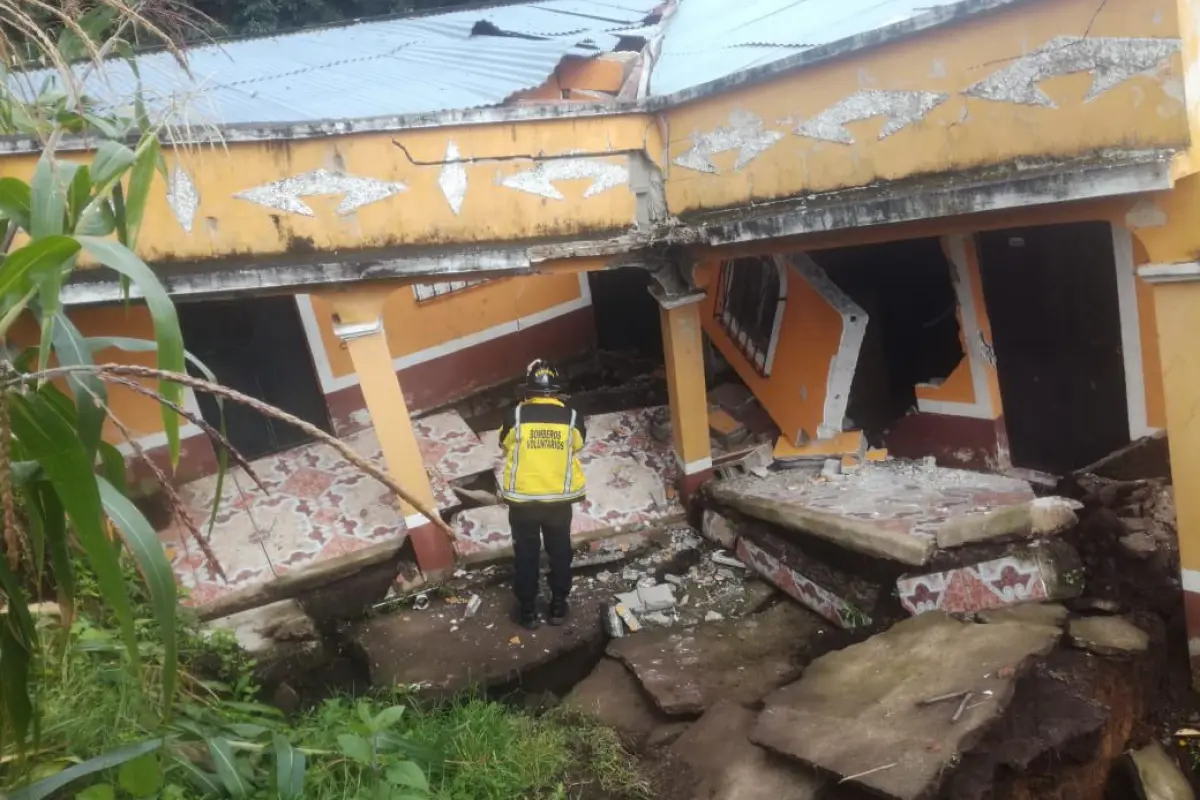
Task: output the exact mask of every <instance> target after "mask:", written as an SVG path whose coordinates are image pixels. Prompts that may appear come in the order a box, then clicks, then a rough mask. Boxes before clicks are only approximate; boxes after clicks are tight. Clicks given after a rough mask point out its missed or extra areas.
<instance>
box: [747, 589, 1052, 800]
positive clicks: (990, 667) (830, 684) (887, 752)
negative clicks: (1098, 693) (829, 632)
mask: <svg viewBox="0 0 1200 800" xmlns="http://www.w3.org/2000/svg"><path fill="white" fill-rule="evenodd" d="M1060 635H1061V631H1059V630H1058V629H1057V628H1053V627H1049V626H1045V625H1036V624H1030V623H1022V622H1002V623H993V624H989V625H980V624H975V623H969V622H960V621H958V620H956V619H954V618H953V617H950V616H949V615H947V614H944V613H941V612H933V613H929V614H923V615H921V616H919V617H915V618H913V619H909V620H905V621H903V622H900V623H899V624H897V625H895V626H893V627H892V628H890V629H889V630H887V631H885V632H883V633H880V634H877V635H876V636H874V637H872V638H870V639H868V640H867V641H865V642H862V643H860V644H856V645H852V646H850V647H848V648H846V649H844V650H840V651H837V652H833V653H830V654H828V655H825V656H822V657H821V658H818V659H817V660H816V661H814V662H813V663H811V664H809V666H808V668H807V669H806V670H805V672H804V675H803V677H801V678H800V680H798V681H796V682H795V683H792V684H790V685H788V686H785V687H784V688H782V689H780V690H778V691H777V692H775V693H773V694H771V695H769V696H768V697H767V698H766V699H765V701H764V702H765V707H764V709H763V712H762V714H761V715H760V716H759V719H758V723H757V724H756V726H755V728H754V731H753V733H752V735H751V740H752V741H754V742H756V743H758V744H760V745H762V746H764V747H767V748H769V749H771V750H773V751H775V752H777V753H779V754H781V755H784V756H787V757H789V758H792V759H795V760H797V761H799V762H800V763H803V764H807V765H810V766H812V767H815V768H816V769H818V770H820V771H822V772H827V773H831V774H833V775H836V776H840V777H841V778H842V779H843V780H845V781H847V782H849V783H855V784H858V785H860V786H862V787H864V788H867V789H869V790H871V791H874V792H877V793H878V794H880V795H882V796H884V797H892V798H897V799H898V800H916V799H917V798H921V797H926V796H929V795H930V794H932V792H933V791H935V790H936V788H937V786H938V785H939V784H940V782H941V781H942V780H943V778H944V777H945V776H946V775H947V774H948V772H949V769H950V768H951V767H952V766H953V765H954V763H955V760H956V758H957V754H958V753H961V752H963V751H964V750H966V749H969V748H970V746H971V745H972V744H974V743H975V742H976V741H977V740H978V739H979V738H980V737H981V736H982V735H983V733H984V732H985V731H986V730H987V728H988V727H989V726H990V725H991V724H992V723H993V722H994V721H995V720H996V719H998V718H999V717H1000V716H1001V715H1002V714H1003V713H1004V711H1005V709H1006V708H1007V706H1008V703H1009V700H1010V699H1011V697H1012V693H1013V689H1014V685H1015V682H1016V679H1017V677H1018V676H1019V675H1020V674H1021V673H1022V672H1023V671H1024V670H1025V669H1027V668H1028V667H1029V666H1030V663H1031V661H1032V659H1033V658H1035V657H1037V656H1040V655H1044V654H1045V653H1047V652H1049V651H1050V650H1051V648H1053V647H1054V645H1055V644H1056V642H1057V641H1058V639H1059V637H1060ZM883 665H886V667H884V666H883ZM942 698H944V700H943V699H942ZM970 701H974V702H970Z"/></svg>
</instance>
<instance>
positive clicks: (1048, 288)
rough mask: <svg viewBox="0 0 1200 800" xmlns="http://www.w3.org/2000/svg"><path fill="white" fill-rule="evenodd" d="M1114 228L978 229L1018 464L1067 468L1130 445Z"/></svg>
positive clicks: (1010, 438) (1103, 224) (1008, 422)
mask: <svg viewBox="0 0 1200 800" xmlns="http://www.w3.org/2000/svg"><path fill="white" fill-rule="evenodd" d="M1112 241H1113V240H1112V229H1111V227H1110V226H1109V225H1108V223H1106V222H1082V223H1072V224H1069V225H1050V226H1045V227H1037V228H1020V229H1012V230H1004V231H991V232H988V233H984V234H980V235H979V236H978V243H979V255H980V266H981V272H982V275H983V290H984V297H985V299H986V302H987V309H988V316H989V318H990V319H991V324H992V341H993V346H994V347H995V352H996V371H997V373H998V376H999V380H1000V395H1001V397H1002V399H1003V405H1004V424H1005V428H1006V429H1007V432H1008V443H1009V448H1010V451H1011V453H1012V461H1013V466H1016V467H1024V468H1028V469H1037V470H1043V471H1046V472H1050V473H1053V474H1063V473H1065V472H1069V471H1071V470H1073V469H1077V468H1079V467H1082V466H1085V465H1087V464H1090V463H1091V462H1093V461H1095V460H1097V459H1099V458H1101V457H1102V456H1104V455H1106V454H1108V453H1110V452H1112V451H1113V450H1116V449H1117V448H1119V447H1121V446H1122V445H1125V444H1128V442H1129V416H1128V411H1127V405H1126V397H1125V363H1124V360H1123V353H1122V348H1121V317H1120V310H1119V305H1118V300H1117V278H1116V266H1115V261H1114V254H1113V244H1112Z"/></svg>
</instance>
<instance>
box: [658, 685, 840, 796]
mask: <svg viewBox="0 0 1200 800" xmlns="http://www.w3.org/2000/svg"><path fill="white" fill-rule="evenodd" d="M757 716H758V714H757V713H756V712H754V711H751V710H749V709H747V708H745V707H744V706H741V705H738V704H737V703H735V702H732V701H730V700H718V701H717V702H716V703H714V704H713V705H712V707H711V708H709V709H708V711H706V712H705V713H704V716H702V717H701V718H700V719H699V720H697V721H696V723H695V724H693V725H692V726H691V727H690V728H689V729H688V730H687V732H686V733H684V734H683V735H682V736H680V737H679V739H677V740H676V742H675V743H674V744H673V745H671V752H672V753H673V754H674V755H676V756H678V757H679V758H681V759H682V760H683V761H684V762H685V763H686V764H687V765H688V766H690V767H691V768H692V770H693V772H694V773H695V774H696V775H697V776H698V777H699V778H700V785H699V786H697V787H696V792H695V796H696V797H703V798H708V800H817V798H819V797H820V796H821V793H822V792H823V791H824V790H825V788H826V787H827V786H828V785H829V781H828V780H826V779H823V778H821V777H819V776H817V775H816V774H815V773H814V772H812V771H811V770H808V769H806V768H804V767H803V766H801V765H799V764H793V763H789V762H788V761H787V760H785V759H782V758H779V757H778V756H775V755H774V754H773V753H770V752H768V751H767V750H764V749H763V748H761V747H759V746H758V745H755V744H752V743H751V742H750V739H749V734H750V730H751V729H752V728H753V727H754V721H755V719H756V718H757Z"/></svg>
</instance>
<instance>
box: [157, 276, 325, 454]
mask: <svg viewBox="0 0 1200 800" xmlns="http://www.w3.org/2000/svg"><path fill="white" fill-rule="evenodd" d="M179 324H180V327H181V328H182V330H183V340H184V343H185V344H186V346H187V348H188V351H189V352H191V353H193V354H194V355H195V356H196V357H197V358H199V359H200V360H201V361H202V362H204V364H205V365H207V366H208V368H209V369H211V370H212V371H213V372H214V373H215V374H216V376H217V380H218V381H219V382H220V383H222V384H224V385H225V386H228V387H229V388H231V389H235V390H237V391H239V392H242V393H243V394H247V395H250V396H251V397H254V398H257V399H259V400H262V401H264V402H267V403H270V404H271V405H273V406H276V407H277V408H281V409H283V410H284V411H286V412H288V413H289V414H293V415H295V416H297V417H299V418H300V419H302V420H305V421H306V422H309V423H311V424H313V425H315V426H317V427H318V428H320V429H322V430H324V431H330V430H331V426H330V423H329V411H328V408H327V407H326V405H325V395H324V394H323V393H322V392H321V385H320V382H319V381H318V380H317V374H316V369H315V368H314V366H313V363H312V355H311V353H310V352H309V349H308V344H307V339H306V338H305V335H304V326H303V323H301V321H300V314H299V312H298V311H297V309H296V301H295V298H293V297H290V296H282V297H253V298H247V299H240V300H219V301H207V302H199V303H180V304H179ZM189 369H191V370H193V373H194V367H191V366H190V365H189ZM194 374H195V373H194ZM198 377H199V376H198ZM198 400H199V402H200V411H201V414H202V415H203V416H204V419H205V421H207V422H209V423H210V424H213V425H216V424H218V423H219V421H220V412H219V410H218V408H217V404H216V401H214V400H213V399H212V398H211V397H210V396H208V395H205V394H201V393H198ZM225 425H226V430H227V432H228V436H229V441H230V443H231V444H232V445H233V446H234V447H236V448H237V449H238V450H239V451H240V452H241V454H242V455H244V456H245V457H246V458H248V459H255V458H261V457H262V456H266V455H270V454H272V453H277V452H279V451H281V450H287V449H289V448H292V447H296V446H298V445H301V444H305V443H306V442H308V441H309V437H308V436H306V435H305V434H304V433H302V432H301V431H300V430H298V429H297V428H295V427H293V426H291V425H288V424H287V423H285V422H280V421H279V420H275V419H271V418H269V417H265V416H263V415H262V414H259V413H258V412H256V411H252V410H250V409H248V408H246V407H245V406H241V405H238V404H237V403H226V404H225Z"/></svg>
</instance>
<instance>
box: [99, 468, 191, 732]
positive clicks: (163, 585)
mask: <svg viewBox="0 0 1200 800" xmlns="http://www.w3.org/2000/svg"><path fill="white" fill-rule="evenodd" d="M97 480H98V481H99V484H100V500H101V502H102V503H103V504H104V510H105V511H106V512H107V513H108V518H109V519H111V520H112V521H113V524H114V525H116V527H117V530H118V531H120V532H121V537H122V538H123V539H124V540H125V547H126V548H127V549H128V550H129V552H130V553H131V554H132V555H133V559H134V561H135V562H137V566H138V571H139V572H141V574H142V580H143V581H145V583H146V588H147V589H148V590H149V592H150V602H151V604H152V605H153V607H154V618H155V620H156V621H157V622H158V627H159V636H160V637H161V638H162V646H163V673H162V684H163V687H162V688H163V713H164V715H165V716H168V717H169V716H170V713H171V702H172V700H173V699H174V697H175V677H176V671H177V669H178V666H179V665H178V657H179V643H178V640H177V638H176V625H175V612H176V603H177V601H178V598H177V596H176V591H175V573H174V572H172V570H171V562H170V561H168V560H167V553H166V551H165V550H164V549H163V544H162V541H161V540H160V539H159V538H158V535H157V534H156V533H155V532H154V527H153V526H152V525H151V524H150V523H149V522H147V521H146V518H145V517H144V516H143V515H142V512H141V511H138V508H137V506H135V505H134V504H133V503H132V502H130V500H129V498H127V497H126V496H125V495H123V494H121V492H120V491H118V490H117V487H115V486H113V485H112V484H111V483H109V482H108V481H106V480H104V478H97Z"/></svg>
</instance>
